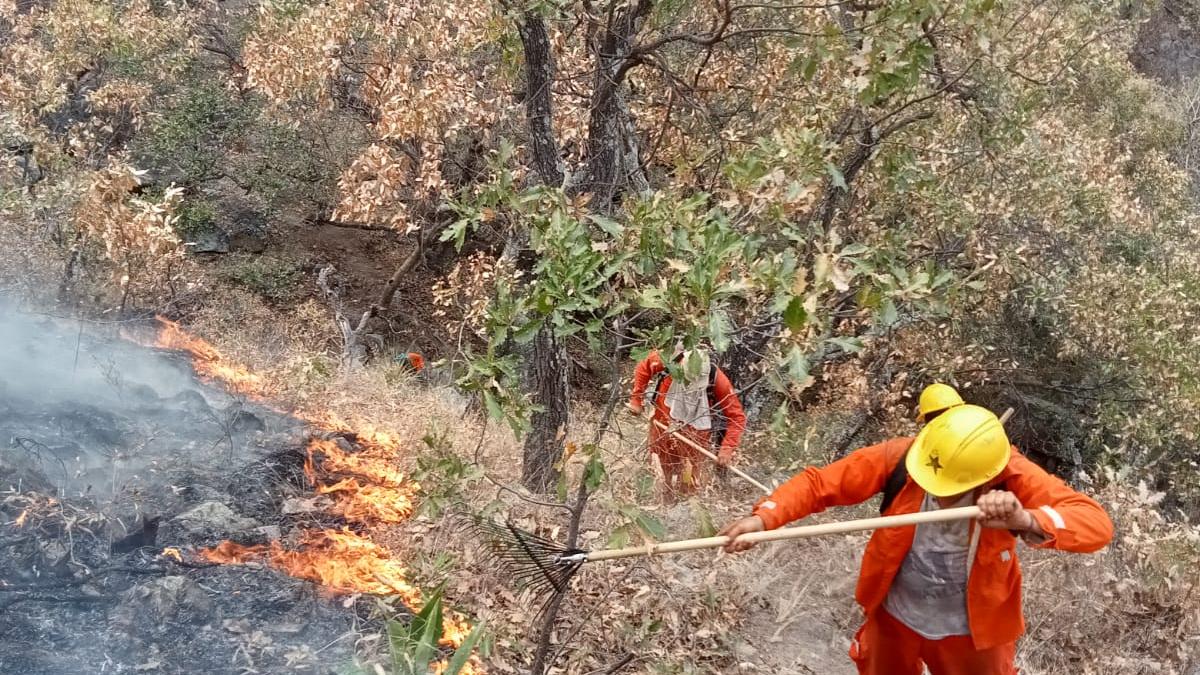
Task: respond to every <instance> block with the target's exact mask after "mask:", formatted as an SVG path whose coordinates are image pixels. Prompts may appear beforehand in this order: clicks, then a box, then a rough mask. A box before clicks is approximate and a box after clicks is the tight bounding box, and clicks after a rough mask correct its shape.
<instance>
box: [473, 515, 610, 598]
mask: <svg viewBox="0 0 1200 675" xmlns="http://www.w3.org/2000/svg"><path fill="white" fill-rule="evenodd" d="M475 527H476V528H477V529H478V530H479V531H480V532H481V533H482V534H483V535H484V538H485V540H486V543H487V546H488V550H489V551H490V552H491V553H493V554H494V555H495V556H496V559H497V560H499V561H500V562H501V563H503V564H504V566H505V567H506V568H508V569H509V570H510V571H511V572H512V578H513V580H514V581H516V582H517V585H518V586H521V587H523V588H526V589H529V590H530V592H531V593H533V594H534V595H535V597H538V598H541V602H540V603H539V605H540V606H539V609H538V614H539V615H540V614H541V613H542V612H544V611H545V610H546V608H547V607H548V606H549V605H550V603H551V602H553V600H554V598H555V597H557V596H559V595H562V594H563V593H565V592H566V590H567V586H568V584H570V582H571V577H573V576H575V573H576V572H578V571H579V568H580V567H582V566H583V563H585V562H587V552H586V551H584V550H582V549H577V548H566V547H565V546H563V545H561V544H559V543H558V542H555V541H553V540H550V539H546V538H545V537H541V536H538V535H536V534H533V533H532V532H526V531H525V530H522V529H520V528H518V527H516V526H515V525H513V524H512V523H511V522H507V521H505V522H502V523H498V522H495V521H492V520H489V519H484V518H480V519H477V520H476V521H475Z"/></svg>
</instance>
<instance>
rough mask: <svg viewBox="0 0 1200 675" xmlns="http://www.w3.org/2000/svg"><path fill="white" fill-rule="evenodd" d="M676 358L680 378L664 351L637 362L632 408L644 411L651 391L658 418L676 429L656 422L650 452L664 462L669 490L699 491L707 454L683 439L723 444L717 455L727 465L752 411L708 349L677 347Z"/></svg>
mask: <svg viewBox="0 0 1200 675" xmlns="http://www.w3.org/2000/svg"><path fill="white" fill-rule="evenodd" d="M675 360H676V362H677V363H678V366H679V367H678V369H677V371H678V372H680V373H681V377H680V378H679V379H678V381H677V380H676V379H674V378H673V377H672V376H671V374H670V373H669V372H668V371H667V367H666V364H664V363H663V360H662V357H661V356H660V355H659V353H658V352H651V353H650V355H649V356H648V357H646V359H645V360H643V361H642V362H641V363H639V364H638V365H637V368H636V369H635V370H634V373H633V393H632V394H631V396H630V399H629V410H630V412H632V413H633V414H635V415H641V414H642V412H643V410H644V408H645V398H646V389H647V387H648V386H649V384H650V381H651V380H652V379H655V378H657V379H656V382H655V385H654V387H653V388H652V389H651V395H652V396H653V407H654V412H653V415H652V420H657V421H659V422H661V423H662V424H665V425H666V426H668V427H670V428H671V429H672V430H673V431H672V432H670V433H669V432H666V431H663V430H662V429H660V428H659V427H658V425H656V424H654V423H653V421H652V422H651V423H650V452H651V453H653V456H654V457H656V458H657V460H658V462H659V464H660V465H661V466H662V470H663V476H664V478H665V480H666V483H667V484H666V489H667V491H668V493H671V494H674V493H676V492H683V493H690V492H693V491H694V490H695V488H696V486H697V485H699V484H700V479H701V470H700V467H701V466H702V464H703V461H704V458H703V457H701V456H700V453H698V452H696V450H695V449H694V448H692V447H691V446H689V445H688V444H687V443H685V442H684V441H683V440H681V439H680V438H679V437H680V436H683V437H686V438H687V439H689V440H691V441H693V442H695V443H697V444H699V445H700V446H702V447H705V448H711V447H712V446H713V445H716V446H717V448H718V449H717V450H716V454H717V457H718V461H719V462H720V464H721V465H722V466H728V465H729V464H731V463H732V462H733V453H734V450H735V449H736V448H737V446H738V441H739V440H741V437H742V432H743V431H745V429H746V413H745V411H743V410H742V403H741V401H739V400H738V396H737V392H735V391H734V389H733V385H732V384H731V383H730V381H729V378H728V377H727V376H726V375H725V373H724V371H722V370H721V369H720V368H719V367H717V365H716V364H714V363H712V362H711V360H710V358H709V355H708V352H707V351H706V350H704V349H693V350H686V351H685V350H684V349H683V348H682V347H677V348H676V351H675Z"/></svg>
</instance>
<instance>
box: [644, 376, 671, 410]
mask: <svg viewBox="0 0 1200 675" xmlns="http://www.w3.org/2000/svg"><path fill="white" fill-rule="evenodd" d="M665 379H667V369H666V368H663V369H662V370H660V371H659V372H658V375H657V376H655V378H654V386H652V387H650V390H649V391H647V392H646V405H648V406H650V407H651V408H653V407H654V402H655V401H656V400H657V399H658V394H659V391H658V390H659V389H662V383H663V380H665Z"/></svg>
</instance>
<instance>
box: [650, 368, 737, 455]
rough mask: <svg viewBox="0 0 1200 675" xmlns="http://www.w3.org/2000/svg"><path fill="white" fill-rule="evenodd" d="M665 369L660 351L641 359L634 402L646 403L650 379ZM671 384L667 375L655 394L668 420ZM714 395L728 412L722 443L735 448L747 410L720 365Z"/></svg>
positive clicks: (657, 412)
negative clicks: (668, 399)
mask: <svg viewBox="0 0 1200 675" xmlns="http://www.w3.org/2000/svg"><path fill="white" fill-rule="evenodd" d="M713 367H714V368H717V366H716V364H713ZM664 370H666V366H665V365H664V364H663V361H662V357H661V356H659V354H658V352H650V356H648V357H646V358H645V359H644V360H643V361H642V362H641V363H639V364H638V365H637V368H635V369H634V371H633V392H632V394H631V395H630V397H629V401H630V403H634V404H637V405H639V406H640V405H645V401H646V387H647V386H648V385H649V384H650V379H651V378H653V377H654V376H655V375H658V374H659V373H661V372H663V371H664ZM670 388H671V376H670V375H667V376H666V377H664V378H663V380H662V383H660V384H659V386H658V391H657V392H656V395H655V397H654V409H655V412H654V416H655V417H657V418H658V419H659V420H661V421H663V422H664V423H667V424H669V423H670V420H671V411H670V410H669V409H668V408H667V396H666V394H667V390H669V389H670ZM713 396H714V398H716V401H715V403H716V407H717V409H718V411H720V413H721V414H722V415H724V416H725V422H726V427H725V439H724V440H722V441H721V447H722V448H729V449H730V451H732V450H733V449H734V448H737V446H738V442H739V441H740V440H741V438H742V433H743V432H744V431H745V430H746V411H745V410H743V409H742V402H741V401H740V400H738V396H737V392H736V391H734V389H733V383H732V382H730V381H729V377H727V376H726V375H725V371H723V370H721V369H720V368H717V374H716V377H715V378H714V381H713Z"/></svg>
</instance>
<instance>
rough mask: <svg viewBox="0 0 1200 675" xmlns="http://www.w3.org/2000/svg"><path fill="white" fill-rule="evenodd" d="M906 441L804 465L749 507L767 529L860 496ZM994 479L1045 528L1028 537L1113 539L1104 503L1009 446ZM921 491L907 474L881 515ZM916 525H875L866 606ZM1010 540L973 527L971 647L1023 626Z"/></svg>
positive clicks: (1084, 541)
mask: <svg viewBox="0 0 1200 675" xmlns="http://www.w3.org/2000/svg"><path fill="white" fill-rule="evenodd" d="M912 441H913V439H912V438H896V439H893V440H890V441H885V442H883V443H880V444H878V445H873V446H870V447H867V448H862V449H860V450H856V451H854V452H852V453H851V454H849V455H847V456H846V457H844V458H842V459H840V460H838V461H836V462H833V463H832V464H830V465H828V466H826V467H823V468H820V469H818V468H814V467H809V468H807V469H805V470H804V471H803V472H802V473H799V474H797V475H795V476H793V477H792V479H791V480H789V481H788V482H786V483H784V484H783V485H781V486H779V488H778V489H776V490H775V492H774V493H773V494H772V495H771V496H770V497H768V498H766V499H764V500H762V501H760V502H759V503H758V504H757V505H756V506H755V508H754V514H755V515H757V516H758V517H760V518H762V521H763V524H764V525H765V526H766V528H767V529H769V530H770V529H775V528H777V527H780V526H782V525H786V524H787V523H790V522H792V521H793V520H797V519H799V518H803V517H805V516H807V515H809V514H812V513H819V512H821V511H824V510H825V509H827V508H829V507H830V506H849V505H851V504H858V503H861V502H864V501H866V500H868V499H870V498H871V497H872V496H874V495H876V494H878V493H879V492H880V491H882V490H883V487H884V484H885V483H886V481H887V478H888V476H889V475H890V474H891V472H892V470H893V469H894V468H895V466H896V463H897V462H901V461H904V456H905V453H907V452H908V448H909V446H910V445H912ZM1001 483H1003V489H1005V490H1008V491H1009V492H1012V493H1013V494H1014V495H1016V497H1017V499H1019V500H1020V501H1021V504H1023V505H1024V506H1025V508H1026V509H1029V510H1030V511H1031V512H1032V513H1033V517H1034V518H1035V519H1036V520H1037V522H1038V525H1039V526H1040V527H1041V528H1042V531H1043V532H1045V533H1046V539H1045V540H1044V541H1042V542H1040V543H1037V544H1031V545H1035V546H1037V547H1039V548H1056V549H1060V550H1063V551H1073V552H1076V553H1091V552H1093V551H1097V550H1099V549H1101V548H1104V546H1105V545H1106V544H1108V542H1109V541H1111V540H1112V536H1113V525H1112V521H1111V520H1110V519H1109V517H1108V514H1106V513H1105V512H1104V509H1103V507H1101V506H1100V505H1099V504H1098V503H1096V501H1095V500H1093V499H1091V498H1089V497H1087V496H1085V495H1082V494H1080V493H1078V492H1076V491H1075V490H1072V489H1071V488H1070V487H1068V486H1067V485H1066V483H1063V482H1062V481H1061V480H1059V479H1058V478H1057V477H1055V476H1052V475H1050V474H1048V473H1046V471H1044V470H1043V469H1042V468H1041V467H1039V466H1038V465H1036V464H1034V463H1033V462H1031V461H1029V460H1028V459H1026V458H1025V456H1024V455H1022V454H1021V453H1020V452H1019V451H1018V450H1017V449H1016V448H1013V449H1012V455H1011V456H1010V458H1009V460H1008V465H1007V466H1006V467H1005V468H1004V470H1003V471H1002V472H1001V473H1000V475H999V476H997V477H996V478H995V479H993V481H992V482H991V483H990V485H992V486H998V485H1000V484H1001ZM924 498H925V491H924V490H922V489H921V487H920V486H919V485H917V484H916V483H915V482H914V481H913V479H912V477H909V479H908V482H907V483H906V484H905V486H904V487H903V488H902V489H901V490H900V492H899V493H898V494H897V495H896V497H895V499H894V500H893V501H892V504H891V506H889V507H888V509H887V511H886V512H885V514H884V515H889V516H890V515H897V514H902V513H916V512H918V511H920V510H921V502H922V501H923V500H924ZM971 527H972V528H974V527H979V525H978V524H977V523H974V522H973V523H972V524H971ZM915 533H916V527H915V526H908V527H893V528H886V529H881V530H876V531H875V533H874V534H873V535H872V536H871V540H870V542H868V543H867V548H866V551H865V552H864V553H863V561H862V571H861V572H860V574H859V578H858V588H857V590H856V591H855V598H856V599H857V600H858V603H859V604H860V605H862V607H863V610H864V611H865V612H866V613H867V614H870V613H871V612H873V611H874V610H876V609H877V608H878V607H879V606H880V605H882V604H883V601H884V599H885V598H886V597H887V594H888V590H889V589H890V588H891V586H892V580H893V579H895V577H896V573H897V572H898V571H899V570H900V564H901V563H902V562H903V561H904V558H905V556H906V555H908V551H909V549H910V548H911V547H912V542H913V535H914V534H915ZM1016 543H1017V540H1016V537H1015V536H1014V535H1013V534H1012V533H1011V532H1009V531H1008V530H997V529H992V528H984V529H983V531H982V532H981V533H980V536H979V544H978V548H977V549H976V552H975V558H974V561H973V562H972V565H971V569H970V572H969V574H968V577H967V619H968V622H969V624H970V627H971V637H972V639H973V641H974V644H975V648H976V649H988V648H990V647H994V646H997V645H1003V644H1007V643H1009V642H1013V641H1015V640H1016V639H1017V638H1018V637H1019V636H1020V635H1021V634H1022V633H1023V632H1024V631H1025V619H1024V617H1023V616H1022V612H1021V568H1020V566H1019V565H1018V563H1017V551H1016Z"/></svg>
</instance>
